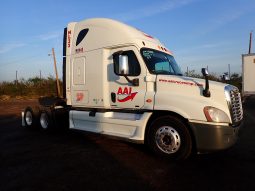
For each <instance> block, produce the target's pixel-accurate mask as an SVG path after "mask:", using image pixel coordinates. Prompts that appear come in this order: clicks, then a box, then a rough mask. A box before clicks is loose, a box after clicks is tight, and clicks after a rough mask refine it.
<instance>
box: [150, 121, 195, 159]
mask: <svg viewBox="0 0 255 191" xmlns="http://www.w3.org/2000/svg"><path fill="white" fill-rule="evenodd" d="M147 136H148V137H147V144H148V146H149V148H150V149H151V150H152V151H153V152H154V153H155V154H157V155H159V156H161V157H165V158H169V159H173V160H184V159H186V158H188V157H189V156H190V154H191V152H192V138H191V135H190V133H189V130H188V128H187V127H186V125H185V124H184V123H183V122H182V120H180V119H179V118H177V117H174V116H162V117H159V118H157V119H156V120H154V121H153V122H152V124H151V126H150V127H149V131H148V135H147Z"/></svg>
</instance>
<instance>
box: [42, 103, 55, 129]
mask: <svg viewBox="0 0 255 191" xmlns="http://www.w3.org/2000/svg"><path fill="white" fill-rule="evenodd" d="M39 123H40V128H41V129H42V130H44V131H48V130H51V129H52V127H53V119H52V113H51V110H50V109H49V108H44V109H42V110H41V111H40V118H39Z"/></svg>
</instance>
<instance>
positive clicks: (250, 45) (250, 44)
mask: <svg viewBox="0 0 255 191" xmlns="http://www.w3.org/2000/svg"><path fill="white" fill-rule="evenodd" d="M251 47H252V31H251V32H250V41H249V52H248V54H251Z"/></svg>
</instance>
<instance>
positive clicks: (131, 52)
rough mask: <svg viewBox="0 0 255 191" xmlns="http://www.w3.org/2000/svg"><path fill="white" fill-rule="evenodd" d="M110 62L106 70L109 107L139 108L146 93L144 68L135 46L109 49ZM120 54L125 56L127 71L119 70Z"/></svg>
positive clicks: (142, 104)
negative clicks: (125, 72)
mask: <svg viewBox="0 0 255 191" xmlns="http://www.w3.org/2000/svg"><path fill="white" fill-rule="evenodd" d="M111 55H112V57H111V58H112V64H111V66H112V67H110V69H109V70H108V80H109V91H110V92H109V95H110V105H111V108H121V109H141V108H142V107H143V106H144V102H145V95H146V82H145V76H146V69H145V66H144V65H143V64H141V63H143V60H142V58H141V56H140V53H139V51H138V49H137V48H136V47H135V46H130V47H125V48H116V49H113V50H112V51H111ZM121 56H125V57H126V58H127V59H126V62H127V63H126V64H127V65H126V66H127V67H128V71H127V74H126V75H123V74H122V73H121V71H120V70H119V69H120V68H119V64H120V62H121V60H120V58H121Z"/></svg>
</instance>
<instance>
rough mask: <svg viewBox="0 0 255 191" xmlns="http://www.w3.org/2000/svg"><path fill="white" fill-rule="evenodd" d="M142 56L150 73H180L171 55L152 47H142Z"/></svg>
mask: <svg viewBox="0 0 255 191" xmlns="http://www.w3.org/2000/svg"><path fill="white" fill-rule="evenodd" d="M141 54H142V57H143V59H144V61H145V63H146V65H147V67H148V69H149V71H150V73H152V74H165V75H182V72H181V69H180V67H179V66H178V64H177V63H176V61H175V59H174V57H173V56H171V55H169V54H166V53H164V52H160V51H157V50H152V49H142V50H141Z"/></svg>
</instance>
